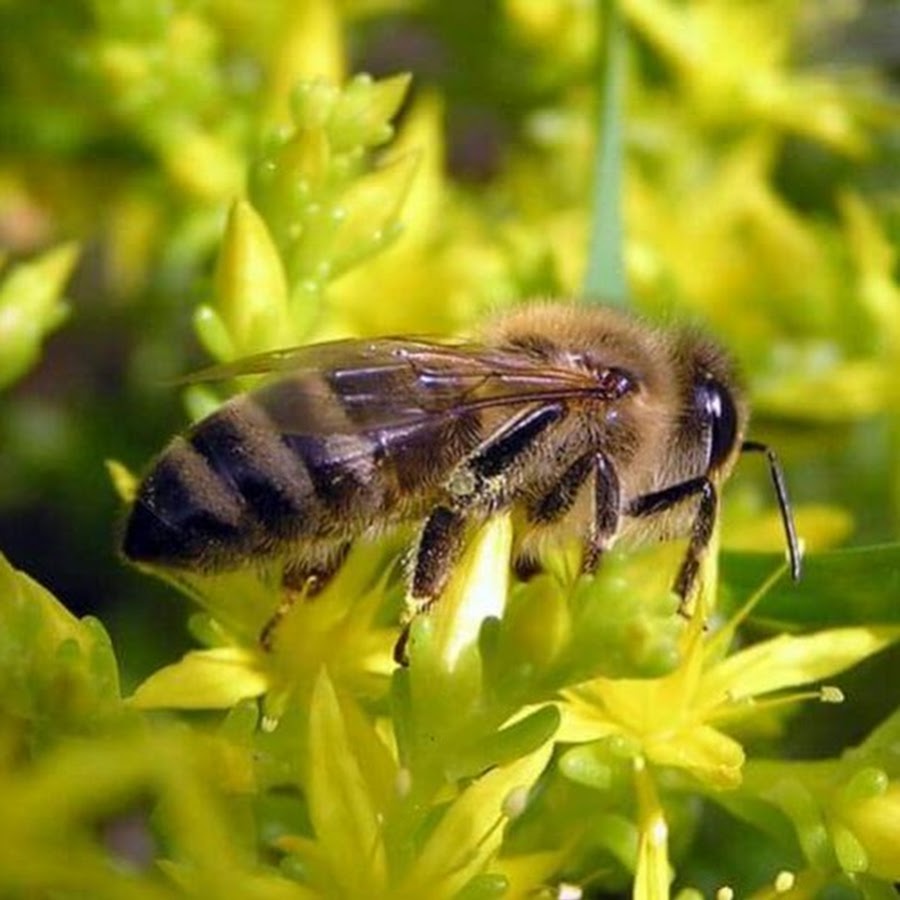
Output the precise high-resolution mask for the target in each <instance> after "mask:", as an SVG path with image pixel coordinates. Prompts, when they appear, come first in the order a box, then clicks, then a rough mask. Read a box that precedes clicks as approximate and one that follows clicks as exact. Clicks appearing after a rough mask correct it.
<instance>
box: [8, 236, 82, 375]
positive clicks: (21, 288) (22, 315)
mask: <svg viewBox="0 0 900 900" xmlns="http://www.w3.org/2000/svg"><path fill="white" fill-rule="evenodd" d="M77 258H78V250H77V248H76V246H75V245H74V244H63V245H62V246H60V247H57V248H55V249H54V250H50V251H48V252H47V253H45V254H43V256H40V257H38V258H37V259H35V260H33V261H32V262H27V263H21V264H19V265H18V266H16V267H15V268H14V269H13V270H12V271H11V272H9V273H8V274H7V275H6V277H5V278H4V280H3V283H2V284H0V387H5V386H6V385H8V384H11V383H12V382H14V381H15V380H16V379H17V378H20V377H21V376H22V375H24V374H25V373H26V372H27V371H28V370H29V369H30V368H31V367H32V366H33V365H34V363H35V362H36V361H37V359H38V356H39V355H40V352H41V344H42V342H43V340H44V338H45V337H46V336H47V335H48V334H49V333H50V332H51V331H54V330H55V329H56V328H58V327H59V325H60V324H61V323H62V321H63V320H64V319H65V317H66V315H67V314H68V307H67V306H66V304H65V303H64V302H63V300H62V299H61V294H62V290H63V287H64V285H65V283H66V281H67V280H68V278H69V275H70V274H71V272H72V268H73V267H74V265H75V261H76V259H77Z"/></svg>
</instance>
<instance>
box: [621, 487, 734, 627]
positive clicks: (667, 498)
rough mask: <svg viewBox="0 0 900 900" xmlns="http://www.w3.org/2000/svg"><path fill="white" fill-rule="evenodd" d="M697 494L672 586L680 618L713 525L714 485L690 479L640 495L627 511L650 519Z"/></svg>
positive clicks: (685, 610)
mask: <svg viewBox="0 0 900 900" xmlns="http://www.w3.org/2000/svg"><path fill="white" fill-rule="evenodd" d="M697 494H699V495H700V503H699V506H698V507H697V514H696V515H695V516H694V522H693V524H692V525H691V537H690V542H689V543H688V548H687V552H686V553H685V556H684V560H683V562H682V563H681V568H680V569H679V571H678V576H677V577H676V579H675V584H674V587H673V590H674V591H675V593H676V594H678V597H679V598H680V603H679V606H678V611H679V613H681V614H682V615H687V603H688V598H689V597H690V595H691V594H692V593H693V590H694V586H695V584H696V581H697V574H698V572H699V571H700V562H701V560H702V559H703V554H704V553H705V552H706V548H707V547H708V546H709V542H710V540H711V539H712V533H713V528H714V527H715V524H716V513H717V511H718V507H719V498H718V495H717V493H716V487H715V485H714V484H713V483H712V481H710V480H709V478H707V477H706V476H701V477H699V478H691V479H690V480H688V481H683V482H682V483H681V484H676V485H673V486H672V487H670V488H666V489H665V490H662V491H657V492H656V493H653V494H644V496H643V497H638V498H637V499H636V500H633V501H632V502H631V503H630V504H629V506H628V510H627V513H628V515H630V516H652V515H655V514H656V513H659V512H663V511H664V510H666V509H670V508H671V507H673V506H676V505H677V504H678V503H681V501H682V500H686V499H688V498H689V497H694V496H696V495H697Z"/></svg>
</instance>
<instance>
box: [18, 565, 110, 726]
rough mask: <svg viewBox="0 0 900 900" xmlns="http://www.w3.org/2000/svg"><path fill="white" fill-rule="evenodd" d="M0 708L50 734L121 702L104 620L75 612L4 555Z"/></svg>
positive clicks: (89, 722) (92, 720) (91, 721)
mask: <svg viewBox="0 0 900 900" xmlns="http://www.w3.org/2000/svg"><path fill="white" fill-rule="evenodd" d="M0 708H2V709H3V710H4V711H5V712H6V713H10V714H13V715H15V716H18V717H21V718H23V719H25V720H27V721H30V722H32V723H35V724H37V725H38V727H39V729H40V730H41V731H45V732H46V733H48V734H58V733H65V732H69V731H76V732H80V731H85V730H88V729H89V728H91V727H92V726H94V725H95V724H96V723H97V721H98V720H100V719H102V718H104V717H106V716H107V715H109V714H111V713H113V712H114V711H116V710H118V709H119V679H118V671H117V668H116V660H115V656H114V655H113V652H112V647H111V645H110V642H109V637H108V635H107V634H106V632H105V631H104V630H103V628H102V626H101V625H100V624H99V622H96V621H95V620H92V619H81V620H79V619H77V618H76V617H75V616H73V615H72V614H71V613H70V612H69V611H68V610H67V609H66V608H65V607H64V606H63V605H62V604H61V603H60V602H59V601H58V600H57V599H56V598H55V597H54V596H53V595H52V594H51V593H50V592H49V591H47V590H46V589H45V588H43V587H41V585H39V584H38V583H37V582H36V581H34V580H33V579H31V578H29V577H28V576H27V575H25V574H24V573H22V572H18V571H16V570H15V569H14V568H13V567H12V566H11V565H10V564H9V562H8V561H7V560H6V558H5V557H3V556H2V555H0Z"/></svg>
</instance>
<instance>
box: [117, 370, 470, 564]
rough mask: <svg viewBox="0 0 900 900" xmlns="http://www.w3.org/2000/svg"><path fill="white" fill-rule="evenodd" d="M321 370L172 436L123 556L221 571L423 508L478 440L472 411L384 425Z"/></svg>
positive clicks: (140, 498) (138, 502) (147, 485)
mask: <svg viewBox="0 0 900 900" xmlns="http://www.w3.org/2000/svg"><path fill="white" fill-rule="evenodd" d="M347 406H348V405H347V404H346V403H345V402H344V398H343V395H342V393H341V392H340V390H339V386H338V385H335V384H331V383H329V381H328V380H327V376H324V375H323V374H322V373H305V374H303V375H296V376H292V377H290V378H287V379H282V380H280V381H277V382H273V383H272V384H270V385H267V386H266V387H264V388H261V389H259V390H257V391H254V392H252V393H249V394H244V395H241V396H238V397H236V398H234V399H233V400H231V401H230V402H229V403H227V404H225V405H224V406H223V407H222V408H221V409H220V410H218V411H217V412H215V413H213V414H212V415H211V416H209V417H208V418H206V419H204V420H203V421H201V422H200V423H198V424H197V425H195V426H194V427H193V428H192V429H191V430H190V431H188V432H187V433H186V434H185V435H183V436H181V437H177V438H175V439H174V440H173V441H172V442H171V443H170V444H169V446H168V447H167V448H166V449H165V450H164V451H163V453H162V454H161V455H160V456H159V458H158V459H157V461H156V463H155V465H154V466H153V467H152V468H151V471H150V472H149V474H148V475H147V477H146V478H145V479H144V481H143V482H142V483H141V486H140V488H139V491H138V494H137V497H136V499H135V503H134V506H133V508H132V512H131V516H130V518H129V521H128V523H127V527H126V534H125V538H124V541H123V551H124V553H125V555H126V556H127V557H128V558H130V559H132V560H134V561H136V562H144V563H149V564H156V565H162V566H174V567H179V568H188V569H198V570H204V571H215V570H220V569H228V568H233V567H237V566H240V565H241V564H244V563H245V562H246V561H247V560H248V559H258V558H264V557H275V556H288V555H290V554H291V553H292V552H293V551H294V549H295V548H296V546H297V545H299V544H302V543H303V542H315V543H321V542H329V541H335V542H337V541H346V540H349V539H352V538H354V537H355V536H357V535H359V534H361V533H363V532H365V531H366V530H368V529H370V528H372V527H373V526H375V525H379V524H383V523H388V522H390V521H396V520H398V519H405V518H414V517H417V516H420V515H422V514H423V513H424V511H425V509H427V506H428V502H429V497H430V494H431V493H432V492H433V490H434V488H435V486H437V485H438V484H440V483H441V481H442V480H443V479H444V478H445V477H446V475H447V473H448V472H449V471H450V469H451V468H452V466H453V465H454V464H455V463H457V462H458V461H459V460H460V458H461V456H462V455H464V454H465V453H466V452H467V450H468V449H470V448H471V447H473V446H475V444H476V443H477V441H478V439H479V435H480V428H479V427H478V423H477V419H476V418H475V417H471V416H470V417H467V418H466V419H464V420H461V419H460V418H459V417H449V418H446V419H441V418H440V417H438V418H436V419H435V420H433V421H431V420H429V421H427V422H423V421H418V422H415V423H413V422H409V423H404V422H403V421H402V419H401V420H400V422H399V424H396V425H394V426H393V427H391V428H379V427H378V426H377V425H375V424H374V423H372V422H367V421H366V417H367V416H368V415H370V413H371V409H369V410H368V411H367V410H366V407H365V406H359V407H351V408H350V409H349V410H348V408H347Z"/></svg>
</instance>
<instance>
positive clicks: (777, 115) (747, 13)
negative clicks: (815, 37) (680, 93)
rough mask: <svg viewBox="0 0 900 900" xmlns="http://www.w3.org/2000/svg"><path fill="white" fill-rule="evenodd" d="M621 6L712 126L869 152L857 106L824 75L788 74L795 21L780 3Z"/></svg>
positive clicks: (665, 0) (657, 1)
mask: <svg viewBox="0 0 900 900" xmlns="http://www.w3.org/2000/svg"><path fill="white" fill-rule="evenodd" d="M622 5H623V9H624V11H625V13H626V15H627V17H628V19H629V20H630V22H631V23H632V25H633V26H634V27H635V28H637V29H638V30H639V31H640V32H641V34H642V36H643V37H644V38H645V39H646V40H648V41H649V42H650V43H651V44H652V45H653V47H654V48H655V49H656V51H657V52H658V54H659V56H660V57H661V58H662V59H663V60H664V61H665V63H667V64H668V65H669V67H670V69H671V71H672V73H673V75H674V76H675V79H676V80H677V82H678V84H679V85H680V86H681V87H682V89H683V90H684V91H685V93H686V95H687V102H688V103H689V105H690V108H691V109H692V110H694V111H695V112H696V113H698V114H699V116H700V117H701V119H705V120H707V121H709V122H710V123H712V124H715V125H719V126H728V125H735V124H737V125H740V126H746V125H747V124H748V123H750V122H752V121H753V120H757V121H759V122H762V123H765V124H767V125H770V126H774V127H775V128H777V129H779V130H781V131H789V132H794V133H797V134H801V135H804V136H806V137H809V138H812V139H814V140H817V141H821V142H823V143H825V144H828V145H830V146H832V147H834V148H835V149H837V150H839V151H841V152H843V153H847V154H852V155H856V154H860V153H862V152H863V151H864V150H865V149H866V147H867V141H866V138H865V137H864V134H863V129H862V127H861V123H860V118H861V113H862V110H861V109H857V110H855V109H854V104H853V103H851V102H850V97H851V95H850V93H849V90H848V89H847V88H845V87H842V86H841V85H840V83H838V82H836V81H835V80H834V79H833V78H829V77H827V76H825V75H818V74H811V73H798V72H796V71H792V70H791V60H790V54H791V50H792V43H793V40H794V35H793V30H794V29H796V27H797V26H796V21H797V20H796V18H795V17H792V16H789V15H785V4H784V3H782V2H780V0H768V2H764V3H755V4H734V3H730V2H727V0H712V2H706V3H688V4H681V5H679V4H675V3H672V2H671V0H623V4H622Z"/></svg>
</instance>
